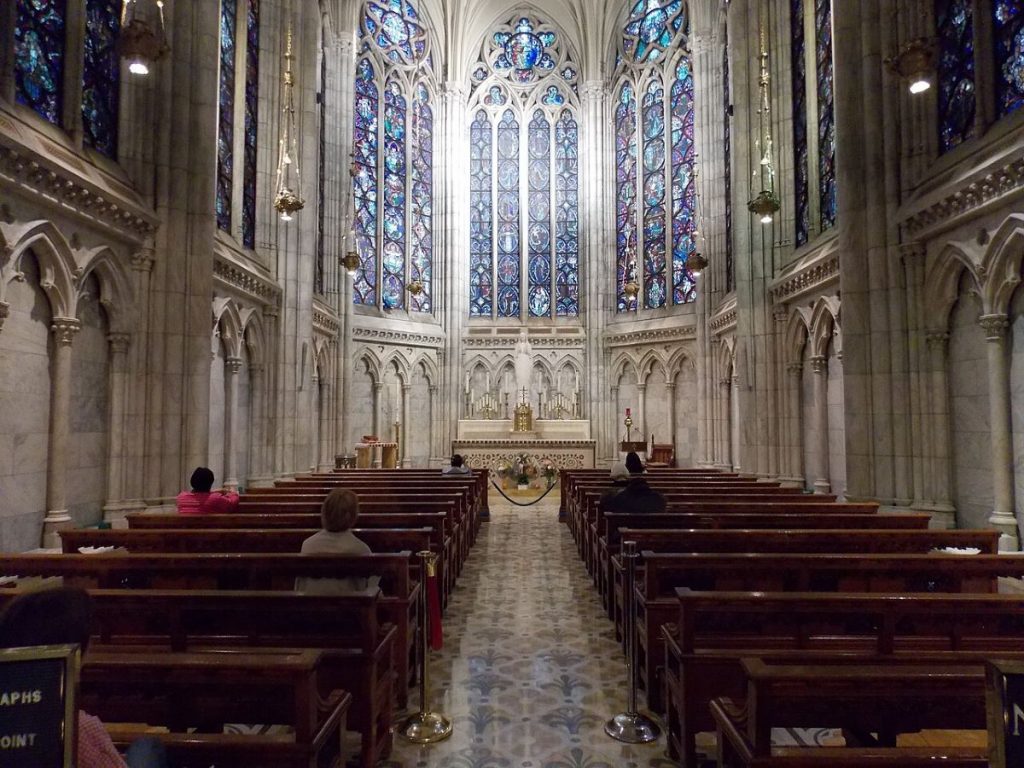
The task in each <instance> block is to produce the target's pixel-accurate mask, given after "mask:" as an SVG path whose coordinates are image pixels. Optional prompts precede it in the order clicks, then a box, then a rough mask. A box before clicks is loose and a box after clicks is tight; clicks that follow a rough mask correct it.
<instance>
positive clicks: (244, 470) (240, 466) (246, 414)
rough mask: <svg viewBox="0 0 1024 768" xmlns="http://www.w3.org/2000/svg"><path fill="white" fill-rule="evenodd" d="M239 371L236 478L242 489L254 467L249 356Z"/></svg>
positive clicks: (235, 448)
mask: <svg viewBox="0 0 1024 768" xmlns="http://www.w3.org/2000/svg"><path fill="white" fill-rule="evenodd" d="M242 359H243V362H242V367H241V368H240V369H239V371H238V400H237V401H236V403H235V440H234V451H235V478H236V479H237V480H238V483H239V485H240V486H241V487H243V488H244V487H245V486H247V485H248V477H249V473H250V471H251V467H252V458H251V456H252V431H253V426H252V419H253V414H252V385H251V380H250V377H249V355H248V354H246V353H245V352H244V348H243V354H242Z"/></svg>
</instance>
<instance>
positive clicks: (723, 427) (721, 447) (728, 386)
mask: <svg viewBox="0 0 1024 768" xmlns="http://www.w3.org/2000/svg"><path fill="white" fill-rule="evenodd" d="M731 416H732V379H730V378H728V377H726V378H724V379H721V380H720V381H719V382H718V467H719V468H720V469H724V470H730V471H731V470H732V468H733V463H734V460H735V458H736V457H735V456H733V455H732V427H731V426H730V424H731Z"/></svg>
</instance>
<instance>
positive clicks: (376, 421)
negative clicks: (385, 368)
mask: <svg viewBox="0 0 1024 768" xmlns="http://www.w3.org/2000/svg"><path fill="white" fill-rule="evenodd" d="M383 401H384V382H382V381H375V382H374V384H373V434H375V435H376V436H377V437H378V438H381V439H385V438H386V437H387V435H383V434H381V428H382V427H383V424H382V423H381V422H382V418H381V416H382V415H383V414H382V413H381V411H382V409H383V408H384V402H383Z"/></svg>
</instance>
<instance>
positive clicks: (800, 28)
mask: <svg viewBox="0 0 1024 768" xmlns="http://www.w3.org/2000/svg"><path fill="white" fill-rule="evenodd" d="M790 30H791V34H790V53H791V56H792V63H793V162H794V165H795V168H794V182H795V189H794V200H795V207H796V211H795V218H796V233H795V234H796V244H797V246H798V247H799V246H801V245H803V244H804V243H806V242H807V241H808V239H810V232H811V195H810V168H809V166H808V163H809V162H810V161H809V156H808V141H807V58H806V57H807V36H806V34H805V33H804V0H791V1H790Z"/></svg>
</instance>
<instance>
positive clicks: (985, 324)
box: [978, 315, 1010, 341]
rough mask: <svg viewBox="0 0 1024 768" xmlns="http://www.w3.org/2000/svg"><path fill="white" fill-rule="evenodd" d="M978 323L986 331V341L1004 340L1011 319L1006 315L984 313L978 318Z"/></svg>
mask: <svg viewBox="0 0 1024 768" xmlns="http://www.w3.org/2000/svg"><path fill="white" fill-rule="evenodd" d="M978 325H980V326H981V330H983V331H984V332H985V341H1003V339H1005V338H1006V331H1007V329H1009V327H1010V320H1009V318H1008V317H1007V316H1006V315H982V316H981V317H979V318H978Z"/></svg>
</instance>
